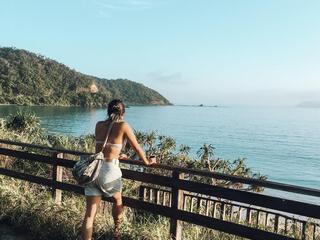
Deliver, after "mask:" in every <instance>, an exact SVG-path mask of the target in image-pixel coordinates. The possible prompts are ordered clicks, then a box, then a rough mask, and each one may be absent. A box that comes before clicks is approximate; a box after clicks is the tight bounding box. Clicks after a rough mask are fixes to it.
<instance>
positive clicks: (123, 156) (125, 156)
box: [119, 153, 129, 160]
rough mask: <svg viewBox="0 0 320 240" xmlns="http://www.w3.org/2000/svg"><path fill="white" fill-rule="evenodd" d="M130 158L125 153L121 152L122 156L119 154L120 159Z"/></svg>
mask: <svg viewBox="0 0 320 240" xmlns="http://www.w3.org/2000/svg"><path fill="white" fill-rule="evenodd" d="M128 159H129V157H128V155H127V154H125V153H121V154H120V156H119V160H128Z"/></svg>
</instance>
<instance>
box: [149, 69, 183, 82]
mask: <svg viewBox="0 0 320 240" xmlns="http://www.w3.org/2000/svg"><path fill="white" fill-rule="evenodd" d="M147 79H148V80H149V81H156V82H161V83H169V84H186V81H184V80H183V78H182V74H181V73H179V72H175V73H171V74H165V73H163V72H161V71H154V72H150V73H148V74H147Z"/></svg>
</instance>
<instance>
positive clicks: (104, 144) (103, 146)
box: [101, 122, 114, 152]
mask: <svg viewBox="0 0 320 240" xmlns="http://www.w3.org/2000/svg"><path fill="white" fill-rule="evenodd" d="M113 123H114V122H110V124H109V128H108V131H107V135H106V139H105V140H104V143H103V145H102V149H101V152H102V151H103V150H104V148H105V147H106V145H107V141H108V138H109V135H110V132H111V129H112V126H113Z"/></svg>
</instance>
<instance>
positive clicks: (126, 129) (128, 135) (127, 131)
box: [124, 123, 156, 165]
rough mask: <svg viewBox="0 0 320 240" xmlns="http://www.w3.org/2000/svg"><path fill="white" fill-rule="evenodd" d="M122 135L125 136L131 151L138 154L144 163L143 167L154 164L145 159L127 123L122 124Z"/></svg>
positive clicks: (153, 161)
mask: <svg viewBox="0 0 320 240" xmlns="http://www.w3.org/2000/svg"><path fill="white" fill-rule="evenodd" d="M124 134H125V137H126V138H127V139H128V141H129V143H130V145H131V147H132V148H133V150H134V151H135V152H136V153H137V154H138V156H139V157H140V159H141V160H142V161H143V162H144V164H145V165H151V164H154V163H156V161H155V160H150V159H147V157H146V154H145V153H144V151H143V149H142V148H141V146H140V145H139V143H138V141H137V138H136V136H135V135H134V133H133V131H132V129H131V127H130V126H129V124H127V123H125V124H124Z"/></svg>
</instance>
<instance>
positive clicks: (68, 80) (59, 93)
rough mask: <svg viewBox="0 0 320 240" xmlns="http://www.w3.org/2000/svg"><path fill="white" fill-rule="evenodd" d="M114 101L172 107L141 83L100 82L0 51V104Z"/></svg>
mask: <svg viewBox="0 0 320 240" xmlns="http://www.w3.org/2000/svg"><path fill="white" fill-rule="evenodd" d="M113 98H121V99H123V100H124V101H125V102H126V103H127V104H129V105H168V104H170V102H169V101H168V100H167V99H166V98H164V97H163V96H162V95H160V94H159V93H158V92H156V91H154V90H152V89H150V88H148V87H146V86H144V85H142V84H140V83H136V82H133V81H130V80H126V79H117V80H107V79H100V78H97V77H93V76H88V75H85V74H82V73H79V72H77V71H75V70H72V69H70V68H69V67H67V66H65V65H63V64H61V63H58V62H57V61H54V60H51V59H49V58H46V57H43V56H40V55H37V54H34V53H31V52H28V51H26V50H19V49H14V48H0V104H5V103H9V104H22V105H64V106H69V105H73V106H97V107H99V106H105V105H106V103H107V102H108V101H109V100H111V99H113Z"/></svg>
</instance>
